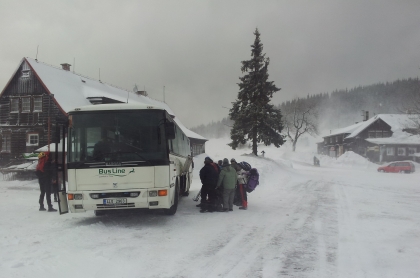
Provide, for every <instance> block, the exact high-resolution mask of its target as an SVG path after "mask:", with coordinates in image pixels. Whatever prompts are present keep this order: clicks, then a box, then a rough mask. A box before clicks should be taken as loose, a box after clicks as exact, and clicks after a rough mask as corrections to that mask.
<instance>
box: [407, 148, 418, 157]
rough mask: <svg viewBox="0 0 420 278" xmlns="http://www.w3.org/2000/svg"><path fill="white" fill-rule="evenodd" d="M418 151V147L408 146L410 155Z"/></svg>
mask: <svg viewBox="0 0 420 278" xmlns="http://www.w3.org/2000/svg"><path fill="white" fill-rule="evenodd" d="M416 152H417V149H416V148H408V155H413V154H415V153H416Z"/></svg>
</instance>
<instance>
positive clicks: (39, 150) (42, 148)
mask: <svg viewBox="0 0 420 278" xmlns="http://www.w3.org/2000/svg"><path fill="white" fill-rule="evenodd" d="M62 146H63V139H61V140H60V142H59V143H58V152H59V153H61V150H62V149H63V147H62ZM64 148H65V149H66V150H67V140H66V143H65V146H64ZM47 151H48V145H45V146H43V147H41V148H39V149H36V150H35V151H34V152H36V153H40V152H47ZM50 152H51V153H53V152H55V143H51V144H50Z"/></svg>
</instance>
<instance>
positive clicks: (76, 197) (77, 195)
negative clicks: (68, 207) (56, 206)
mask: <svg viewBox="0 0 420 278" xmlns="http://www.w3.org/2000/svg"><path fill="white" fill-rule="evenodd" d="M74 199H75V200H82V199H83V195H82V194H74Z"/></svg>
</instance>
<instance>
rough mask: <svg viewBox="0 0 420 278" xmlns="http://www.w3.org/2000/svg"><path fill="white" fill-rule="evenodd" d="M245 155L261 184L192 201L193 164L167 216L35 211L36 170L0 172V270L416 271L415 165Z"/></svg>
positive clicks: (51, 273) (419, 188)
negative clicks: (316, 163)
mask: <svg viewBox="0 0 420 278" xmlns="http://www.w3.org/2000/svg"><path fill="white" fill-rule="evenodd" d="M232 155H235V154H233V153H232ZM215 156H218V155H217V154H215ZM236 157H238V153H236ZM202 158H204V157H200V158H199V159H202ZM244 160H247V161H248V162H250V163H251V165H253V167H257V168H258V169H259V170H260V174H261V185H260V186H259V187H258V188H257V189H256V191H255V192H253V193H252V194H250V195H249V203H250V204H249V209H248V210H247V211H240V210H238V209H237V208H236V207H235V209H234V211H233V212H229V213H217V212H214V213H199V210H198V209H197V208H196V207H195V205H196V203H195V202H193V201H192V200H191V199H192V195H195V194H196V193H197V191H198V189H199V182H198V180H197V175H196V176H195V180H194V184H193V188H192V191H191V195H190V197H187V198H183V199H182V200H181V203H180V206H179V210H178V212H177V213H176V215H175V216H173V217H168V216H165V215H163V214H162V213H160V212H151V213H150V212H143V211H140V212H133V213H128V214H119V213H118V214H110V215H106V216H103V217H95V216H94V215H93V213H92V212H88V213H84V214H67V215H62V216H59V215H58V214H56V213H48V212H39V211H38V210H37V198H38V189H37V184H36V182H34V181H33V182H18V181H13V182H6V181H1V182H0V210H1V212H2V213H1V214H0V244H1V249H0V250H1V251H0V273H1V276H2V277H420V267H419V265H418V262H419V259H420V236H419V235H420V184H419V182H418V181H419V177H420V175H419V174H418V173H416V174H412V175H400V174H380V173H377V172H376V171H372V170H371V169H369V170H368V169H356V168H330V167H313V166H311V165H309V164H307V163H304V162H296V161H291V160H288V159H280V160H276V159H274V160H270V159H260V158H253V157H246V159H244ZM196 164H199V163H197V162H196ZM321 165H322V164H321ZM196 170H197V169H196ZM419 170H420V169H419Z"/></svg>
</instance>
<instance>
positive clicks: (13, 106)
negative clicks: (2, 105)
mask: <svg viewBox="0 0 420 278" xmlns="http://www.w3.org/2000/svg"><path fill="white" fill-rule="evenodd" d="M10 113H19V99H18V98H12V99H11V100H10Z"/></svg>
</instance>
